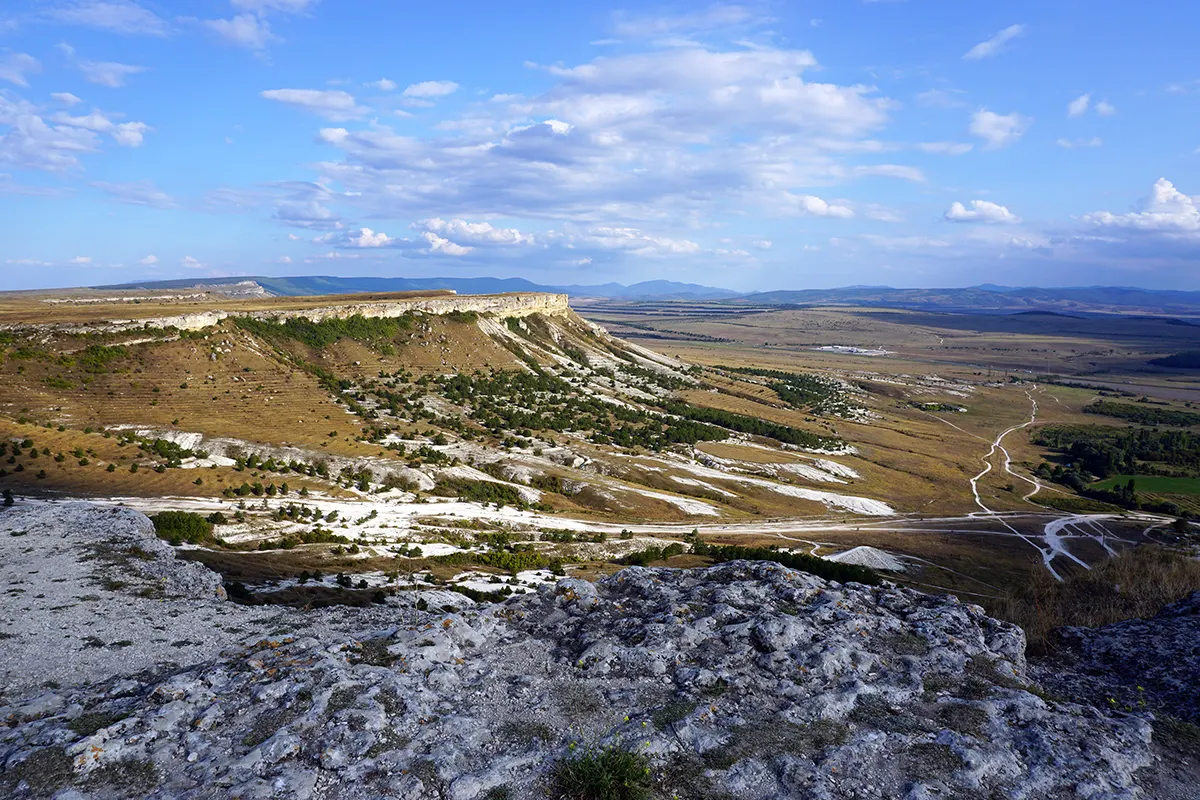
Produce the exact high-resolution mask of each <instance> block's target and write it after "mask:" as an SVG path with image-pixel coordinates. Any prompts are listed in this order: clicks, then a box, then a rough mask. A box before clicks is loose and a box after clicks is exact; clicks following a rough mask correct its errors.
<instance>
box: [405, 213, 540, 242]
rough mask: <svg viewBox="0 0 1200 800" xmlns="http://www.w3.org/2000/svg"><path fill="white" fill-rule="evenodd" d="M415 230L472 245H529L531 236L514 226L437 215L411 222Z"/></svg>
mask: <svg viewBox="0 0 1200 800" xmlns="http://www.w3.org/2000/svg"><path fill="white" fill-rule="evenodd" d="M413 227H414V228H416V229H417V230H425V231H431V232H433V233H437V234H440V235H442V236H447V237H450V238H452V239H454V240H455V241H458V242H467V243H469V244H472V245H531V244H533V243H534V240H533V237H532V236H527V235H525V234H523V233H521V232H520V231H519V230H517V229H516V228H494V227H492V226H491V225H490V224H489V223H487V222H468V221H466V220H464V219H451V220H444V219H440V218H438V217H433V218H432V219H423V220H419V221H418V222H415V223H413Z"/></svg>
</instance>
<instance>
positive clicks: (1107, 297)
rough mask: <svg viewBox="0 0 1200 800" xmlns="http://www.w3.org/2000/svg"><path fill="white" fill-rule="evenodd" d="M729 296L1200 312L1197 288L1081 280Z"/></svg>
mask: <svg viewBox="0 0 1200 800" xmlns="http://www.w3.org/2000/svg"><path fill="white" fill-rule="evenodd" d="M733 302H735V303H740V304H741V303H745V304H752V305H772V306H814V305H856V306H871V307H882V308H906V309H920V310H925V311H973V312H984V313H997V312H1002V313H1013V312H1020V311H1051V312H1057V313H1060V314H1071V313H1077V314H1096V313H1104V312H1122V313H1130V312H1137V313H1144V314H1171V315H1178V316H1197V315H1200V292H1184V291H1175V290H1160V289H1137V288H1133V287H1126V286H1082V287H1070V288H1062V289H1042V288H1039V287H1036V286H1032V287H1010V286H996V285H993V284H985V285H983V286H968V287H966V288H961V289H893V288H891V287H890V286H847V287H844V288H841V289H802V290H798V291H774V292H756V293H753V294H747V295H742V296H741V297H738V298H736V299H735V300H734V301H733Z"/></svg>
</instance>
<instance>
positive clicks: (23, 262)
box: [4, 258, 53, 267]
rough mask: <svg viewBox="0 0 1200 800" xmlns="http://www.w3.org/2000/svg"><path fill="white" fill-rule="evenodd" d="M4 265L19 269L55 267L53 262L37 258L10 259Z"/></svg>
mask: <svg viewBox="0 0 1200 800" xmlns="http://www.w3.org/2000/svg"><path fill="white" fill-rule="evenodd" d="M4 263H5V264H12V265H13V266H18V267H50V266H53V262H50V261H39V260H38V259H36V258H9V259H5V261H4Z"/></svg>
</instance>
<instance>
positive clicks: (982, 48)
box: [963, 25, 1025, 61]
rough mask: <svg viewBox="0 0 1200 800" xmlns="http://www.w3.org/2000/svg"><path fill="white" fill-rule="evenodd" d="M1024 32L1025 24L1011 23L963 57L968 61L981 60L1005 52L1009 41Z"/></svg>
mask: <svg viewBox="0 0 1200 800" xmlns="http://www.w3.org/2000/svg"><path fill="white" fill-rule="evenodd" d="M1023 33H1025V26H1024V25H1009V26H1008V27H1007V28H1005V29H1004V30H1002V31H1000V32H999V33H997V34H996V35H995V36H993V37H992V38H990V39H988V40H987V41H985V42H980V43H979V44H977V45H975V46H974V47H972V48H971V49H970V50H968V51H967V52H966V53H965V54H964V55H963V58H964V59H966V60H967V61H979V60H980V59H984V58H991V57H992V56H994V55H997V54H999V53H1001V52H1003V51H1004V49H1005V46H1006V45H1007V44H1008V43H1009V42H1011V41H1012V40H1013V39H1016V38H1017V37H1018V36H1020V35H1022V34H1023Z"/></svg>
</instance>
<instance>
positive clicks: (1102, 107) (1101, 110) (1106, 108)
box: [1096, 100, 1117, 117]
mask: <svg viewBox="0 0 1200 800" xmlns="http://www.w3.org/2000/svg"><path fill="white" fill-rule="evenodd" d="M1096 113H1097V114H1099V115H1100V116H1102V117H1111V116H1112V115H1113V114H1116V113H1117V107H1116V106H1114V105H1113V104H1112V103H1110V102H1108V101H1107V100H1101V101H1100V102H1099V103H1096Z"/></svg>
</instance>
